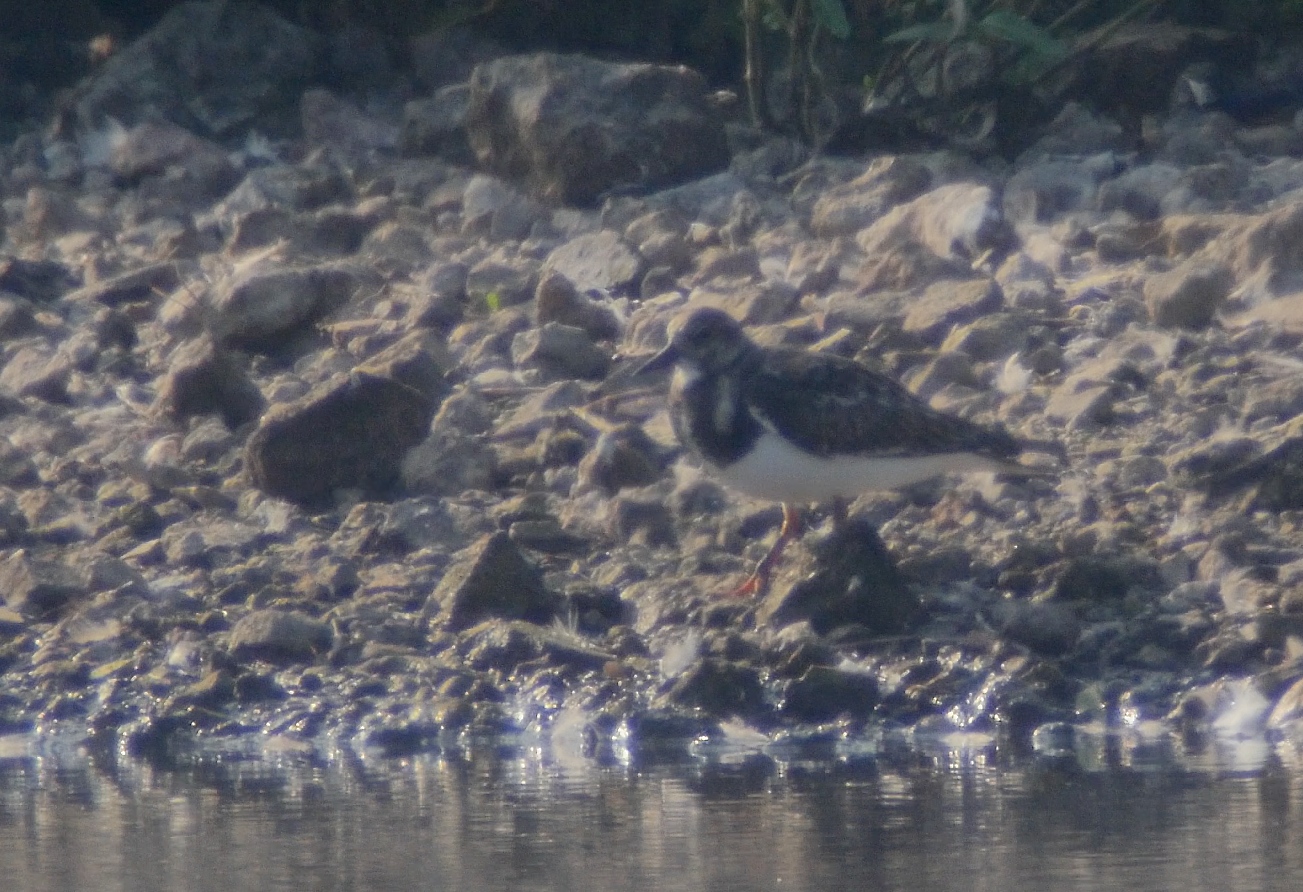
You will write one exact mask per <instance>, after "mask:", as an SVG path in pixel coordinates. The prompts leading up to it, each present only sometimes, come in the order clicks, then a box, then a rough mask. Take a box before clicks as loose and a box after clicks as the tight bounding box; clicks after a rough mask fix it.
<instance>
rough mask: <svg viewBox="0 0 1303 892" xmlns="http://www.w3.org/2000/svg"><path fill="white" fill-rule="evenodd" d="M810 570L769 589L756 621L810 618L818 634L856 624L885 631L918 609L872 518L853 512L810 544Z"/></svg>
mask: <svg viewBox="0 0 1303 892" xmlns="http://www.w3.org/2000/svg"><path fill="white" fill-rule="evenodd" d="M811 551H812V552H813V555H814V569H813V572H812V573H811V574H809V575H808V576H807V577H805V578H803V579H801V580H800V581H798V582H796V583H794V584H792V585H791V586H790V587H783V586H780V585H778V584H775V586H774V589H773V591H771V592H770V594H769V595H768V596H767V597H766V598H765V600H764V601H763V602H762V603H761V604H760V605H759V607H758V608H757V609H756V619H757V621H758V622H762V623H768V624H771V625H787V624H789V623H793V622H799V621H801V620H808V621H809V623H810V626H811V627H812V628H813V629H814V630H815V631H816V632H818V633H819V634H821V635H822V634H827V633H828V632H831V631H832V630H833V629H836V628H837V627H838V626H847V625H860V626H864V627H866V628H869V629H872V630H873V631H874V632H875V633H877V634H881V635H888V634H892V633H896V632H899V631H901V630H902V629H903V628H904V627H905V625H906V624H907V623H908V622H909V620H910V619H911V618H912V617H913V616H914V614H915V613H916V612H917V610H918V599H917V598H916V597H915V596H914V594H913V593H912V592H910V590H909V588H908V586H906V584H905V581H904V579H903V577H902V576H901V575H900V572H899V571H898V570H897V569H896V565H895V563H893V562H892V560H891V556H890V555H889V554H888V553H887V548H886V546H885V545H883V544H882V539H881V538H879V536H878V532H877V530H876V529H874V528H873V526H872V525H871V524H869V523H868V522H867V521H864V520H862V519H860V518H851V519H850V520H848V521H847V522H846V523H845V524H843V525H841V527H839V528H837V529H834V530H833V532H832V533H831V534H830V535H828V536H826V537H825V538H823V539H821V540H818V541H816V542H814V543H813V544H812V546H811Z"/></svg>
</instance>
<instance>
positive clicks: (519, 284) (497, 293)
mask: <svg viewBox="0 0 1303 892" xmlns="http://www.w3.org/2000/svg"><path fill="white" fill-rule="evenodd" d="M536 288H538V264H537V263H534V262H532V261H529V260H527V259H524V258H520V257H510V256H508V255H506V254H505V253H502V252H495V253H494V254H490V255H489V256H488V257H486V258H484V259H483V260H481V261H480V262H479V263H477V264H475V265H474V266H472V267H471V268H470V269H469V270H467V272H466V297H467V299H468V300H469V301H470V304H471V306H474V307H483V308H485V309H488V310H493V309H494V308H502V307H515V306H519V305H521V304H523V303H528V302H529V299H530V298H532V297H533V296H534V291H535V289H536Z"/></svg>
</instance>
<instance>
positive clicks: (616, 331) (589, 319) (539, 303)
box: [534, 270, 620, 341]
mask: <svg viewBox="0 0 1303 892" xmlns="http://www.w3.org/2000/svg"><path fill="white" fill-rule="evenodd" d="M534 321H535V322H536V323H537V324H539V325H546V324H547V323H549V322H559V323H561V324H562V325H572V326H574V327H576V328H582V329H583V330H584V331H586V332H588V334H589V336H590V337H591V338H592V339H593V340H596V341H602V340H612V339H614V338H617V337H619V335H620V322H619V320H618V319H617V318H616V316H615V314H614V313H613V312H611V310H610V309H608V308H607V307H605V306H603V305H601V304H599V303H597V302H596V301H594V300H591V299H589V298H588V297H586V296H585V295H584V294H582V293H581V292H580V290H579V289H578V288H576V287H575V285H574V283H573V282H571V281H570V279H568V278H566V276H564V275H562V274H561V273H560V272H558V271H556V270H545V271H544V273H543V276H542V278H541V279H540V280H539V283H538V290H537V291H535V292H534Z"/></svg>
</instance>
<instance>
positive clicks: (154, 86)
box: [73, 0, 320, 138]
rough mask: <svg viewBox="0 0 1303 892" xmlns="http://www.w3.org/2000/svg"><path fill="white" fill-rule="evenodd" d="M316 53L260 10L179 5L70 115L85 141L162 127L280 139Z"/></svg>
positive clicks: (85, 90) (89, 88) (80, 96)
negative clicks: (116, 129) (151, 122)
mask: <svg viewBox="0 0 1303 892" xmlns="http://www.w3.org/2000/svg"><path fill="white" fill-rule="evenodd" d="M319 53H320V47H319V45H318V44H317V42H316V41H315V40H314V38H313V36H312V34H311V32H309V31H307V30H305V29H303V28H300V27H299V26H297V25H293V24H291V23H289V22H287V21H285V20H284V19H283V18H281V17H280V16H278V15H277V14H276V13H275V12H273V11H272V10H271V9H270V8H269V7H267V6H263V5H261V4H259V3H248V2H241V0H236V2H229V3H228V2H213V3H209V2H189V3H182V4H180V5H177V6H174V7H172V9H171V10H169V11H168V13H167V14H166V15H164V16H163V17H162V18H161V19H160V20H159V22H158V24H157V25H155V26H154V27H153V28H152V29H150V30H149V31H148V32H146V33H145V34H144V35H143V36H141V37H140V38H139V39H137V40H135V41H134V42H132V43H130V44H128V45H127V46H125V47H123V48H122V50H121V51H120V52H117V53H114V54H113V55H112V56H110V57H109V58H108V60H107V61H106V62H105V63H104V64H103V65H102V66H101V67H100V68H99V70H98V71H97V72H95V74H94V75H92V76H91V78H90V79H89V80H88V81H87V82H86V83H84V84H83V85H82V86H81V87H80V88H79V89H78V91H77V94H76V97H75V99H74V102H73V112H74V114H75V116H76V119H77V123H78V125H79V128H80V129H81V130H82V131H86V132H95V131H98V130H99V129H100V128H102V127H104V126H105V124H106V122H107V121H109V120H110V119H114V120H117V121H119V122H121V123H122V124H124V125H127V126H131V125H134V124H137V123H139V122H141V121H143V120H146V119H148V118H164V119H166V120H169V121H171V122H173V123H175V124H179V125H181V126H182V127H185V128H187V129H189V130H192V131H194V132H196V133H199V134H201V135H203V136H207V137H214V138H221V137H227V136H233V135H236V134H239V133H242V132H244V131H245V130H247V129H257V130H261V131H262V132H263V133H272V134H282V133H285V132H286V130H287V128H286V126H285V122H287V121H295V120H296V115H295V114H294V106H295V104H296V103H297V98H298V96H299V94H300V92H301V91H302V89H303V87H305V86H306V85H307V84H308V81H309V80H310V79H311V78H312V77H313V75H314V74H315V69H316V67H317V63H318V56H319Z"/></svg>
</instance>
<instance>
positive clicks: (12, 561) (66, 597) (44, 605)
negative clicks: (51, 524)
mask: <svg viewBox="0 0 1303 892" xmlns="http://www.w3.org/2000/svg"><path fill="white" fill-rule="evenodd" d="M0 594H3V596H4V600H5V606H7V607H9V608H10V609H12V610H17V611H19V612H20V613H22V614H23V615H24V616H30V617H38V618H39V617H45V616H48V615H50V614H54V613H57V612H59V611H61V610H62V609H63V608H64V607H65V606H67V605H68V604H69V603H70V602H71V601H74V600H76V599H79V598H83V597H85V596H86V595H87V594H89V592H88V590H87V587H86V583H85V581H83V580H82V579H80V578H79V577H78V574H77V572H76V571H75V570H73V568H72V567H70V566H68V565H67V564H64V563H62V562H59V561H53V560H49V559H46V558H40V557H35V556H33V555H31V554H30V553H28V551H27V550H26V549H23V548H20V549H17V550H16V551H13V552H10V553H9V554H8V555H7V556H6V557H4V558H0Z"/></svg>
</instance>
